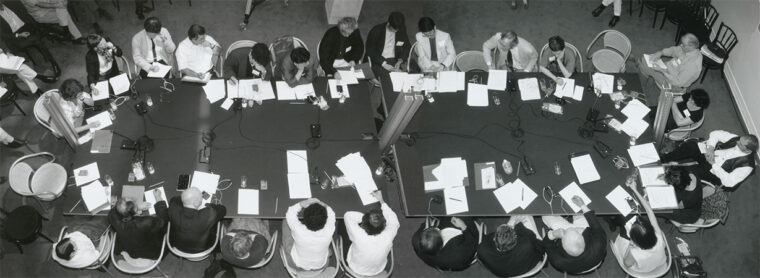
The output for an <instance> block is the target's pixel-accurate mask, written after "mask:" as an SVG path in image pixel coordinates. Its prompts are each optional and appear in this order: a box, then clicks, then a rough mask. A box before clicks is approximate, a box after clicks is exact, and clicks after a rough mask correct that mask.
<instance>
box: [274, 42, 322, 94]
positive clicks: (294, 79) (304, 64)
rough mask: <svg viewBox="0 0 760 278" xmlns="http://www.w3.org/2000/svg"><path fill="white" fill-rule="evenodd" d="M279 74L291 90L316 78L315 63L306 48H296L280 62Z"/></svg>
mask: <svg viewBox="0 0 760 278" xmlns="http://www.w3.org/2000/svg"><path fill="white" fill-rule="evenodd" d="M280 74H281V75H282V78H283V79H284V80H285V83H288V86H290V87H291V88H292V87H295V86H298V85H301V84H309V83H311V81H312V80H314V77H316V76H317V62H316V61H314V59H313V58H312V57H311V53H309V51H308V50H306V48H303V47H296V48H295V49H293V50H292V51H290V55H286V56H285V59H284V60H283V61H282V67H281V69H280Z"/></svg>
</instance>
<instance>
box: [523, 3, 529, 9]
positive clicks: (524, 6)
mask: <svg viewBox="0 0 760 278" xmlns="http://www.w3.org/2000/svg"><path fill="white" fill-rule="evenodd" d="M523 8H525V9H526V10H527V9H528V1H525V2H523Z"/></svg>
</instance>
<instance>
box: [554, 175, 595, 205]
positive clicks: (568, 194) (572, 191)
mask: <svg viewBox="0 0 760 278" xmlns="http://www.w3.org/2000/svg"><path fill="white" fill-rule="evenodd" d="M559 195H560V196H562V199H564V200H565V203H567V205H568V206H570V208H572V209H573V211H574V212H579V211H580V210H581V207H579V206H576V205H575V204H574V203H573V200H572V198H573V196H578V197H581V199H583V203H584V204H586V205H588V204H590V203H591V199H589V198H588V196H587V195H586V193H585V192H583V190H581V188H580V187H579V186H578V184H577V183H575V182H572V183H570V184H568V185H567V186H566V187H565V188H564V189H562V191H560V192H559Z"/></svg>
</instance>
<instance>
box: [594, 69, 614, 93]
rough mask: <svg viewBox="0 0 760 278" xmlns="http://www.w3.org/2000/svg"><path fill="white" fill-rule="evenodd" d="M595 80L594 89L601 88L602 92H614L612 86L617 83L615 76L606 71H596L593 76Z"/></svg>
mask: <svg viewBox="0 0 760 278" xmlns="http://www.w3.org/2000/svg"><path fill="white" fill-rule="evenodd" d="M591 79H593V82H594V89H595V90H599V91H601V92H602V94H612V88H613V86H614V85H615V77H614V76H612V75H609V74H605V73H599V72H597V73H594V75H592V76H591Z"/></svg>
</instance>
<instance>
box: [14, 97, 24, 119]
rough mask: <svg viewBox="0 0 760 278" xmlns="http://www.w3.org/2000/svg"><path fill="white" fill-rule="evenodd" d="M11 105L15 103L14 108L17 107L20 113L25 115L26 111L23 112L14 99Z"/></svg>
mask: <svg viewBox="0 0 760 278" xmlns="http://www.w3.org/2000/svg"><path fill="white" fill-rule="evenodd" d="M13 105H15V106H16V108H18V111H21V114H24V116H26V112H24V109H21V106H19V105H18V103H17V102H16V100H15V99H14V100H13Z"/></svg>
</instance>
